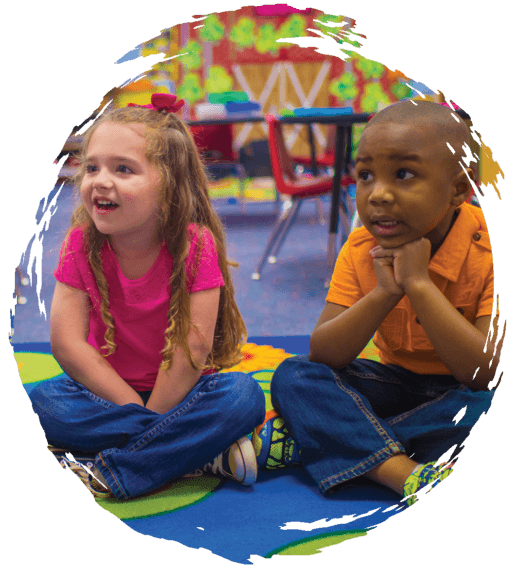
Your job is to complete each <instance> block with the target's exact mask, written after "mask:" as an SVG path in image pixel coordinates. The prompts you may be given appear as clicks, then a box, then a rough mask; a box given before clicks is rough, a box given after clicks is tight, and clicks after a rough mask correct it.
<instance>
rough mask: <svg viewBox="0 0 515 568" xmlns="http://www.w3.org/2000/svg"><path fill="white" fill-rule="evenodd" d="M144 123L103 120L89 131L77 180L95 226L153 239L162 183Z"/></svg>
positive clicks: (127, 238) (116, 234)
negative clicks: (148, 151)
mask: <svg viewBox="0 0 515 568" xmlns="http://www.w3.org/2000/svg"><path fill="white" fill-rule="evenodd" d="M144 128H145V127H144V126H143V125H142V124H119V123H115V122H104V123H102V124H101V125H100V126H99V127H98V128H97V129H96V130H95V132H94V133H93V135H92V137H91V139H90V142H89V146H88V150H87V154H86V160H85V174H84V178H83V180H82V183H81V186H80V193H81V197H82V201H83V203H84V205H85V207H86V209H87V211H88V213H89V215H90V216H91V218H92V219H93V222H94V223H95V226H96V228H97V229H98V230H99V231H100V232H101V233H104V234H105V235H111V236H112V237H113V238H114V239H115V240H119V241H120V242H121V239H123V241H124V242H129V243H130V242H138V243H140V244H142V243H148V244H153V243H155V242H156V238H157V233H158V223H157V220H158V215H159V193H158V187H159V183H160V178H159V174H158V171H157V168H156V167H155V166H154V165H152V164H151V163H150V162H149V161H148V159H147V157H146V155H145V152H146V149H147V142H146V140H145V137H144Z"/></svg>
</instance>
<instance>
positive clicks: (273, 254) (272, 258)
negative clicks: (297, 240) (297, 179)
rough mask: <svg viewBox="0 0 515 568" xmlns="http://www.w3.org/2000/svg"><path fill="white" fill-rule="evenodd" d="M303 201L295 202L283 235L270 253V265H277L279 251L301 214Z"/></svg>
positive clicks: (284, 226)
mask: <svg viewBox="0 0 515 568" xmlns="http://www.w3.org/2000/svg"><path fill="white" fill-rule="evenodd" d="M302 201H303V200H302V199H297V200H295V201H293V206H292V213H291V215H290V216H289V217H288V220H287V221H286V223H285V224H284V225H283V228H282V231H281V234H280V235H279V237H278V238H277V240H276V242H275V245H274V247H273V249H272V250H271V251H270V256H269V257H268V263H269V264H275V263H276V262H277V255H278V254H279V251H280V250H281V247H282V246H283V243H284V241H285V240H286V235H287V234H288V233H289V232H290V229H291V227H292V225H293V223H295V221H296V219H297V215H298V213H299V210H300V206H301V205H302Z"/></svg>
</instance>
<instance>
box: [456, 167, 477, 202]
mask: <svg viewBox="0 0 515 568" xmlns="http://www.w3.org/2000/svg"><path fill="white" fill-rule="evenodd" d="M474 180H475V175H474V170H473V169H472V168H465V170H461V171H460V172H459V173H458V174H457V175H456V178H455V181H454V187H455V190H456V191H455V193H454V195H453V197H452V199H451V204H452V205H454V206H455V207H459V206H460V205H461V204H462V203H464V202H465V201H467V199H468V197H469V195H470V192H471V190H472V183H473V182H474Z"/></svg>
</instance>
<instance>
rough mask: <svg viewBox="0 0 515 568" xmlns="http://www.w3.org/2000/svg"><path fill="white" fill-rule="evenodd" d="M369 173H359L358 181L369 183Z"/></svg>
mask: <svg viewBox="0 0 515 568" xmlns="http://www.w3.org/2000/svg"><path fill="white" fill-rule="evenodd" d="M370 177H371V175H370V172H359V173H358V179H360V180H362V181H369V180H370Z"/></svg>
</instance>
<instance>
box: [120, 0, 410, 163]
mask: <svg viewBox="0 0 515 568" xmlns="http://www.w3.org/2000/svg"><path fill="white" fill-rule="evenodd" d="M331 24H333V25H331ZM335 25H336V27H335ZM354 25H355V22H354V21H353V20H352V19H350V18H346V17H345V16H335V15H329V14H325V13H323V12H321V11H319V10H315V9H306V10H297V9H294V8H290V7H288V6H286V5H281V4H276V5H270V6H261V7H259V6H258V7H252V6H246V7H243V8H241V9H239V10H236V11H233V12H223V13H214V14H208V15H205V16H197V17H195V19H194V21H192V22H188V23H184V24H180V25H177V26H175V27H173V28H171V29H166V30H164V31H163V32H162V33H161V35H160V36H158V37H156V38H154V39H152V40H150V41H147V42H145V43H143V44H142V45H141V47H140V55H142V56H146V55H149V54H154V53H164V54H166V56H167V57H168V58H167V59H166V60H165V61H163V62H160V63H158V64H157V65H155V66H154V67H153V68H152V70H151V71H150V72H149V73H148V74H147V75H146V77H145V79H143V80H140V81H138V82H135V83H132V84H130V85H128V86H127V87H125V88H124V90H123V92H122V93H121V95H120V96H119V97H118V99H117V101H116V104H119V105H123V104H126V103H127V101H128V100H129V99H130V100H131V101H133V102H137V103H143V104H144V101H148V97H149V94H150V93H151V92H173V93H177V95H178V96H179V97H181V98H184V99H185V100H186V105H185V106H184V108H183V113H184V114H183V117H184V118H185V119H194V118H196V116H197V114H196V109H197V110H198V108H199V106H198V105H205V104H206V103H208V102H209V99H210V96H211V97H213V96H214V95H220V94H222V93H226V92H229V91H233V92H234V91H239V92H242V91H243V92H244V93H246V95H247V96H248V99H249V100H250V101H254V102H257V103H259V105H260V107H261V110H262V112H263V113H272V114H278V113H280V112H281V111H285V110H288V109H289V110H292V109H294V108H298V107H351V108H352V109H353V110H354V111H355V112H374V111H376V110H377V109H378V108H381V107H382V106H386V105H388V104H390V103H392V102H395V101H397V100H400V99H403V98H407V97H410V96H412V95H413V94H416V93H413V91H412V89H411V88H410V85H409V82H408V80H407V78H406V77H404V76H403V75H402V73H399V72H392V71H391V70H389V69H387V68H386V67H384V66H383V65H381V64H380V63H377V62H374V61H370V60H367V59H365V58H363V57H361V56H360V55H359V54H358V53H357V50H358V49H359V47H360V40H361V36H360V35H359V34H357V33H356V32H354V31H353V27H354ZM310 30H316V32H317V33H318V34H320V33H322V32H323V33H325V34H332V37H334V38H335V41H338V42H339V43H340V44H341V49H342V50H343V51H345V52H346V53H347V55H348V59H347V60H346V61H343V60H341V59H340V58H337V57H328V56H327V55H324V54H320V53H318V52H317V51H315V49H314V48H305V47H300V46H298V45H296V44H292V43H283V42H278V41H277V40H278V39H280V38H289V37H290V38H293V37H305V36H314V35H316V34H315V32H313V31H310ZM314 134H315V138H316V142H317V145H318V146H319V147H321V148H324V147H325V145H326V143H327V142H326V141H327V127H324V126H320V125H316V126H315V128H314ZM357 134H359V133H357ZM266 137H267V132H266V128H265V124H264V123H244V124H239V125H234V145H235V150H238V149H239V148H240V147H242V146H244V145H245V144H248V143H249V142H251V141H253V140H256V139H264V138H266ZM356 138H357V137H356ZM286 140H287V146H288V149H289V150H290V151H291V152H292V154H294V155H307V154H308V153H309V149H308V148H309V147H308V142H307V135H306V132H305V129H302V128H301V126H299V125H295V126H291V127H289V130H286Z"/></svg>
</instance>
